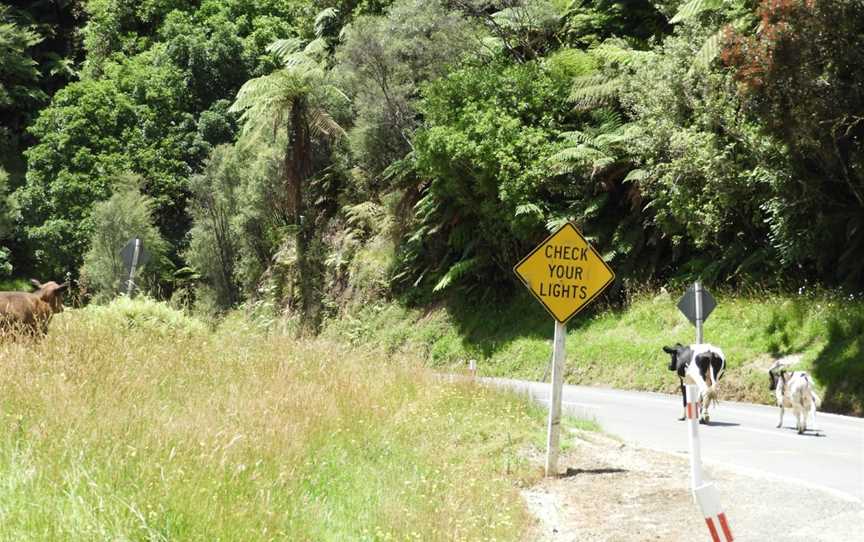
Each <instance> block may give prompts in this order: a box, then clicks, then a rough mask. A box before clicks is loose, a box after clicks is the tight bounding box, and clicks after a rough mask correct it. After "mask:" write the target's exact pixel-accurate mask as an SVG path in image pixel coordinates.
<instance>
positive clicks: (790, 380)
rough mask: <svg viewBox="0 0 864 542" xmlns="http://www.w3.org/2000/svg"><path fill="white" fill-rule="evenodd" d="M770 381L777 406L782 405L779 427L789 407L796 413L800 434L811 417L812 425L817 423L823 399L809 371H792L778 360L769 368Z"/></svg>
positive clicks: (796, 424)
mask: <svg viewBox="0 0 864 542" xmlns="http://www.w3.org/2000/svg"><path fill="white" fill-rule="evenodd" d="M768 381H769V383H770V389H771V391H773V392H774V398H775V399H776V400H777V406H779V407H780V421H779V422H777V427H782V426H783V411H784V409H785V408H787V407H791V408H792V411H793V412H794V413H795V428H796V429H797V430H798V434H799V435H800V434H803V433H804V431H807V423H808V422H809V420H810V419H812V420H813V423H812V425H811V427H813V426H815V425H816V407H818V406H819V404H820V403H821V400H820V399H819V396H818V395H816V391H815V390H814V388H815V385H814V384H813V380H812V379H811V377H810V375H809V374H807V372H805V371H790V370H788V368H787V367H786V365H784V364H782V363H781V362H780V361H779V360H778V361H776V362H775V363H774V365H772V366H771V368H770V369H768Z"/></svg>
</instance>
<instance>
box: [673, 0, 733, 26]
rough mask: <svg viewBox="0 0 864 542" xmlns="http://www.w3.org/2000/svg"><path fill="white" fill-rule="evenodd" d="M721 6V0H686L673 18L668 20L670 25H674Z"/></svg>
mask: <svg viewBox="0 0 864 542" xmlns="http://www.w3.org/2000/svg"><path fill="white" fill-rule="evenodd" d="M722 5H723V0H688V1H687V2H684V3H683V4H682V5H681V7H679V8H678V11H677V12H676V13H675V16H674V17H672V19H670V20H669V22H670V23H672V24H676V23H680V22H683V21H686V20H688V19H692V18H693V17H695V16H697V15H699V14H700V13H702V12H705V11H709V10H714V9H718V8H720V7H721V6H722Z"/></svg>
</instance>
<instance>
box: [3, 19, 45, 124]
mask: <svg viewBox="0 0 864 542" xmlns="http://www.w3.org/2000/svg"><path fill="white" fill-rule="evenodd" d="M41 41H42V37H41V36H40V35H39V34H38V33H37V32H35V31H34V30H33V29H31V28H27V27H23V28H22V27H21V26H19V25H18V24H16V23H15V22H14V21H13V20H11V17H10V14H9V8H8V6H5V5H3V6H0V112H3V113H4V114H9V111H10V110H13V111H14V110H16V109H19V110H26V109H27V108H33V107H36V106H37V105H40V104H41V103H42V102H44V101H45V100H46V99H47V95H46V94H45V93H44V92H43V91H42V90H41V89H40V88H39V87H38V86H37V85H36V83H37V81H38V79H39V70H38V69H37V64H36V61H35V60H33V58H32V57H31V56H30V50H31V49H32V48H33V47H34V46H35V45H37V44H38V43H39V42H41ZM13 124H17V123H13Z"/></svg>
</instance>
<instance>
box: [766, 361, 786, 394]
mask: <svg viewBox="0 0 864 542" xmlns="http://www.w3.org/2000/svg"><path fill="white" fill-rule="evenodd" d="M785 372H786V366H785V365H783V364H782V363H780V361H779V360H777V361H775V362H774V365H772V366H771V367H770V368H769V369H768V389H769V390H771V391H774V390H776V389H777V383H778V382H779V381H780V380H782V379H784V378H785V374H784V373H785Z"/></svg>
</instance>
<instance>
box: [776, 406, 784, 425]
mask: <svg viewBox="0 0 864 542" xmlns="http://www.w3.org/2000/svg"><path fill="white" fill-rule="evenodd" d="M777 427H778V428H779V427H783V403H780V421H779V422H777Z"/></svg>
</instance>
